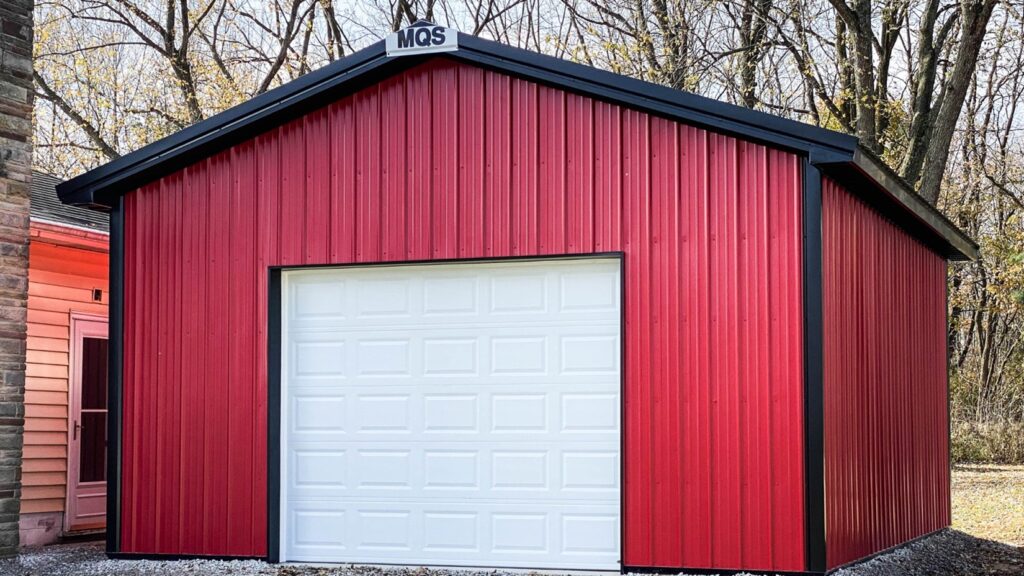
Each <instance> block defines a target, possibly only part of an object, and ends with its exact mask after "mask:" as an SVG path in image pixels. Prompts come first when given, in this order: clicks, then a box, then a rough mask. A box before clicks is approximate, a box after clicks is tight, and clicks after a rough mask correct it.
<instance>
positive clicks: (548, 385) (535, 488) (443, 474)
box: [281, 259, 620, 570]
mask: <svg viewBox="0 0 1024 576" xmlns="http://www.w3.org/2000/svg"><path fill="white" fill-rule="evenodd" d="M619 282H620V281H619V263H618V261H617V260H612V259H599V260H598V259H593V260H548V261H544V262H502V263H472V264H451V265H421V266H394V267H372V268H347V269H320V270H307V271H292V272H286V273H285V274H284V278H283V283H282V290H283V291H284V298H282V308H283V320H284V322H283V335H282V342H283V346H284V349H283V353H282V355H281V356H282V376H283V377H282V394H283V401H282V406H283V414H282V424H281V429H282V438H281V442H282V446H281V453H282V455H283V457H282V480H281V486H282V492H283V493H282V495H281V507H282V510H281V526H282V534H281V543H282V545H281V549H282V556H283V558H282V560H285V561H311V562H351V563H388V564H410V565H459V566H492V567H508V568H574V569H613V570H617V569H618V568H619V558H620V554H619V510H620V508H619V501H620V474H619V468H620V443H619V438H620V432H619V430H620V409H619V403H620V392H619V391H620V381H619V369H620V368H619V366H620V360H619V356H620V350H619V341H620V333H619V331H620V329H619V325H620V312H619V307H620V294H619V291H620V290H619V286H620V283H619Z"/></svg>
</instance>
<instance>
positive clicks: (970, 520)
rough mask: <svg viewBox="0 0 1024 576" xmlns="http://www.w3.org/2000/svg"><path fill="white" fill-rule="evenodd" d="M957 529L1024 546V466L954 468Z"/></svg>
mask: <svg viewBox="0 0 1024 576" xmlns="http://www.w3.org/2000/svg"><path fill="white" fill-rule="evenodd" d="M953 528H955V529H957V530H962V531H964V532H967V533H968V534H971V535H973V536H977V537H979V538H985V539H988V540H996V541H998V542H1005V543H1006V544H1012V545H1015V546H1024V466H1005V465H996V464H974V465H957V466H956V467H955V468H954V469H953Z"/></svg>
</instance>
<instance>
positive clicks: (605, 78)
mask: <svg viewBox="0 0 1024 576" xmlns="http://www.w3.org/2000/svg"><path fill="white" fill-rule="evenodd" d="M417 25H422V24H421V23H417ZM458 42H459V48H458V50H456V51H454V52H445V53H440V54H424V55H417V56H401V57H388V56H387V55H386V53H385V48H384V41H379V42H377V43H375V44H373V45H371V46H369V47H367V48H365V49H363V50H360V51H359V52H356V53H355V54H352V55H350V56H347V57H345V58H343V59H341V60H338V61H336V62H333V63H331V64H329V65H327V66H324V67H323V68H320V69H319V70H316V71H314V72H311V73H309V74H307V75H305V76H303V77H301V78H299V79H297V80H294V81H292V82H289V83H287V84H285V85H283V86H280V87H278V88H275V89H274V90H271V91H269V92H267V93H265V94H262V95H260V96H257V97H256V98H253V99H252V100H249V101H247V102H245V103H243V104H240V105H238V106H235V107H234V108H231V109H229V110H226V111H224V112H221V113H220V114H217V115H215V116H212V117H210V118H208V119H206V120H204V121H202V122H199V123H197V124H194V125H192V126H189V127H188V128H185V129H184V130H181V131H179V132H176V133H174V134H172V135H170V136H168V137H166V138H163V139H161V140H158V141H156V142H153V143H152V144H149V145H147V146H145V147H143V148H141V149H139V150H137V151H135V152H132V153H130V154H127V155H125V156H123V157H121V158H118V159H117V160H114V161H112V162H109V163H107V164H105V165H103V166H100V167H98V168H96V169H94V170H91V171H89V172H86V173H85V174H82V175H80V176H77V177H75V178H72V179H71V180H69V181H67V182H65V183H63V184H60V185H58V186H57V193H58V195H59V196H60V199H61V201H62V202H64V203H65V204H72V205H77V206H87V207H90V208H95V209H98V210H103V211H107V210H110V209H111V207H112V206H114V205H115V204H116V202H117V198H118V197H119V196H120V195H121V194H123V193H125V192H127V191H130V190H132V189H134V188H137V187H139V186H141V185H144V184H146V183H148V182H151V181H153V180H155V179H157V178H160V177H162V176H165V175H167V174H169V173H171V172H174V171H176V170H178V169H180V168H181V167H183V166H186V165H188V164H191V163H193V162H195V161H197V160H200V159H202V158H204V157H207V156H210V155H213V154H215V153H217V152H219V151H221V150H224V149H226V148H228V147H230V146H233V145H235V144H237V143H239V142H241V141H243V140H246V139H248V138H251V137H253V136H256V135H258V134H261V133H263V132H266V131H268V130H270V129H272V128H275V127H277V126H279V125H281V124H283V123H285V122H288V121H289V120H293V119H295V118H297V117H300V116H302V115H304V114H307V113H309V112H310V111H312V110H315V109H317V108H320V107H322V106H324V105H326V104H329V103H330V102H332V101H335V100H337V99H339V98H342V97H344V96H346V95H348V94H351V93H354V92H356V91H358V90H360V89H362V88H365V87H367V86H370V85H372V84H375V83H377V82H379V81H381V80H383V79H384V78H387V77H389V76H392V75H395V74H397V73H399V72H401V71H403V70H406V69H409V68H412V67H414V66H416V65H418V64H420V63H422V62H424V61H426V60H428V59H430V58H451V59H454V60H457V61H461V62H467V63H470V64H473V65H477V66H480V67H483V68H488V69H492V70H496V71H499V72H503V73H506V74H509V75H511V76H516V77H520V78H525V79H528V80H532V81H535V82H538V83H541V84H546V85H549V86H553V87H556V88H560V89H563V90H567V91H570V92H575V93H578V94H582V95H586V96H590V97H593V98H596V99H599V100H604V101H607V102H611V103H615V104H620V105H622V106H625V107H628V108H633V109H637V110H642V111H645V112H648V113H651V114H654V115H657V116H662V117H666V118H670V119H673V120H677V121H680V122H683V123H686V124H690V125H695V126H700V127H703V128H708V129H711V130H713V131H716V132H721V133H726V134H730V135H733V136H737V137H740V138H743V139H745V140H751V141H755V142H759V143H762V144H766V145H769V146H772V147H775V148H782V149H786V150H790V151H793V152H796V153H799V154H801V155H803V156H805V157H807V158H810V160H811V162H812V163H813V164H815V165H818V166H821V167H822V168H823V169H825V170H826V171H827V172H829V173H830V174H832V175H833V176H834V177H837V178H842V179H843V181H845V180H846V179H847V178H853V177H855V176H856V178H855V181H853V182H851V183H850V184H852V186H851V189H852V190H854V191H855V192H856V193H858V194H860V193H861V191H862V190H863V189H864V188H865V187H866V185H865V181H870V182H867V184H870V188H872V190H874V192H875V193H867V191H865V194H864V196H865V197H866V198H867V199H868V200H872V199H875V200H877V199H878V198H883V199H885V200H886V202H883V204H884V206H881V208H882V209H884V210H885V211H886V213H887V214H889V215H891V216H893V217H894V219H896V220H900V218H904V219H906V220H907V221H908V222H910V223H911V224H913V226H911V227H910V231H911V232H912V233H914V234H917V235H924V236H925V237H926V239H927V240H929V241H930V244H931V245H933V246H935V248H936V250H937V251H939V252H940V253H942V254H944V255H946V256H949V257H952V258H976V257H977V245H976V244H974V243H973V242H972V241H971V240H970V239H969V238H967V237H966V236H965V235H964V234H963V233H962V232H960V231H959V230H957V229H956V227H955V226H953V225H952V224H951V223H949V221H948V220H945V219H944V218H942V217H941V215H939V217H938V218H935V217H934V215H935V214H937V212H936V211H935V210H934V208H932V209H931V210H930V212H929V210H928V209H927V208H922V207H921V206H920V204H921V202H922V201H921V200H920V198H917V197H916V195H915V194H914V193H913V191H912V190H910V189H909V187H907V186H906V185H905V184H903V183H902V182H900V181H899V179H898V178H894V177H892V176H891V174H888V173H886V172H885V171H884V170H881V169H875V168H877V167H874V166H873V164H872V163H870V162H868V163H865V161H864V155H863V153H861V152H860V150H859V146H858V143H857V139H856V138H855V137H853V136H850V135H848V134H842V133H839V132H834V131H831V130H826V129H824V128H818V127H816V126H812V125H810V124H805V123H802V122H797V121H795V120H789V119H786V118H781V117H778V116H773V115H771V114H766V113H763V112H758V111H755V110H750V109H747V108H742V107H740V106H735V105H732V104H728V103H724V102H719V101H716V100H712V99H710V98H705V97H703V96H697V95H695V94H690V93H686V92H681V91H678V90H674V89H671V88H666V87H664V86H659V85H657V84H652V83H650V82H644V81H642V80H636V79H634V78H629V77H626V76H622V75H619V74H614V73H612V72H607V71H604V70H598V69H595V68H591V67H588V66H584V65H581V64H576V63H574V62H569V61H566V60H561V59H558V58H554V57H551V56H546V55H543V54H538V53H535V52H530V51H527V50H522V49H519V48H513V47H510V46H506V45H503V44H499V43H497V42H492V41H490V40H484V39H482V38H477V37H475V36H469V35H466V34H461V33H460V34H459V37H458ZM865 166H866V167H867V168H865ZM878 175H882V176H886V177H885V178H882V179H881V180H877V179H875V177H876V176H878ZM878 191H881V193H878ZM928 208H930V207H928ZM922 215H925V216H929V217H927V218H922Z"/></svg>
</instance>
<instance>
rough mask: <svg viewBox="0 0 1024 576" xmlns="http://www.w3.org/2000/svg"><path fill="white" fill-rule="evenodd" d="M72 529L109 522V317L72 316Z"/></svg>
mask: <svg viewBox="0 0 1024 576" xmlns="http://www.w3.org/2000/svg"><path fill="white" fill-rule="evenodd" d="M70 364H71V365H70V369H71V374H69V376H70V377H69V383H70V386H69V390H68V392H69V396H68V404H69V405H68V420H69V421H68V501H67V512H66V513H65V515H64V518H65V520H64V528H65V530H67V531H81V530H99V529H103V528H105V527H106V524H107V514H106V510H107V319H106V318H102V317H99V316H86V315H78V314H74V315H72V317H71V358H70Z"/></svg>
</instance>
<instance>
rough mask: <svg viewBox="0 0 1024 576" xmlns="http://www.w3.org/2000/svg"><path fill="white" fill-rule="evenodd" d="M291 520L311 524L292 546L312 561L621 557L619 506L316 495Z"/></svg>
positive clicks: (557, 562)
mask: <svg viewBox="0 0 1024 576" xmlns="http://www.w3.org/2000/svg"><path fill="white" fill-rule="evenodd" d="M290 520H291V521H293V522H297V523H301V524H304V525H305V528H306V529H305V530H302V531H296V533H295V534H294V537H293V539H292V540H291V541H290V542H289V543H288V544H289V547H290V548H291V549H292V550H294V551H296V552H300V553H301V554H302V555H303V559H304V560H307V561H310V562H335V561H337V558H338V556H339V555H344V556H346V557H349V556H352V557H356V556H357V557H358V558H360V560H359V562H365V563H381V564H395V563H401V562H402V558H403V556H405V555H408V554H409V553H410V552H415V554H416V557H417V558H418V559H419V561H420V562H421V563H424V564H435V565H472V563H473V562H474V561H477V562H478V563H479V560H478V559H482V558H487V559H488V560H489V563H493V564H500V565H502V566H506V567H533V566H534V565H535V564H537V563H538V562H540V563H543V565H544V566H546V567H549V568H575V567H578V566H579V565H580V563H581V562H584V563H587V564H593V563H595V561H599V562H603V563H605V564H608V565H613V564H615V563H617V561H618V557H619V551H618V550H619V517H618V509H617V508H615V507H613V506H600V507H594V506H578V505H577V506H574V505H544V506H520V507H502V506H501V505H500V504H489V503H479V502H474V503H472V504H465V503H459V502H450V503H448V502H446V503H443V507H439V506H437V505H425V504H423V503H418V502H392V501H372V500H370V501H366V500H362V501H345V502H344V503H343V504H341V505H339V504H337V503H334V502H331V501H328V500H311V501H305V502H302V503H301V504H299V505H297V506H296V508H295V510H294V511H293V514H292V516H291V518H290ZM327 534H330V536H329V537H328V536H326V535H327Z"/></svg>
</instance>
